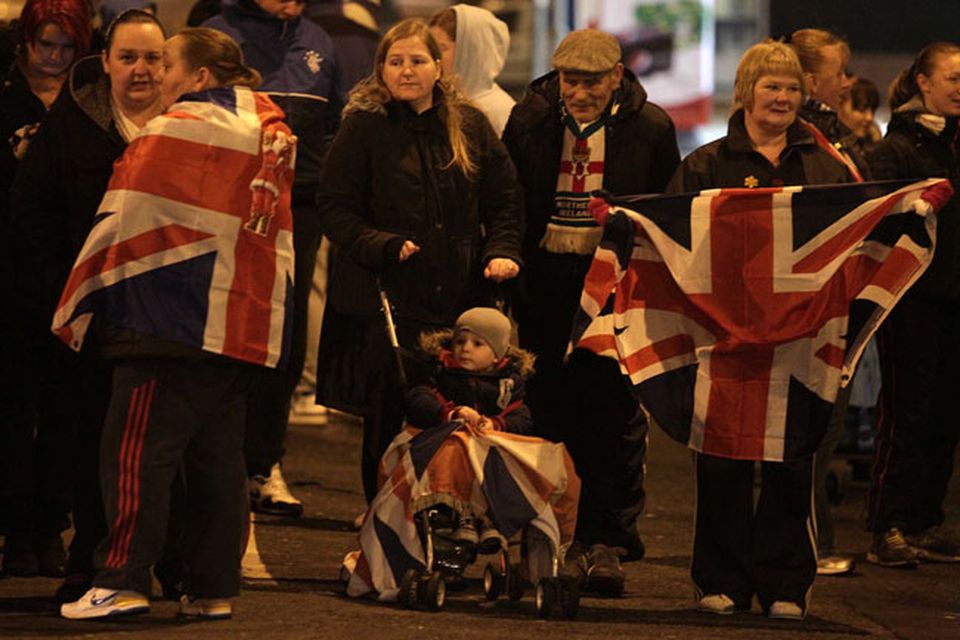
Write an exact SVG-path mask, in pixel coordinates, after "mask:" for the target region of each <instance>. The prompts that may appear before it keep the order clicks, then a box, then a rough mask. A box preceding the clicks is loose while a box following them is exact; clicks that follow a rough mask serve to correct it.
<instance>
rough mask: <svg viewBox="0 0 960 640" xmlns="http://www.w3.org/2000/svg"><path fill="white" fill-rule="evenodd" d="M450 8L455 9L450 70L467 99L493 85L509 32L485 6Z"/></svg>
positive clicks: (500, 65)
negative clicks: (457, 78)
mask: <svg viewBox="0 0 960 640" xmlns="http://www.w3.org/2000/svg"><path fill="white" fill-rule="evenodd" d="M452 9H453V10H454V11H456V12H457V38H456V42H457V48H456V53H455V54H454V57H453V71H454V73H455V74H456V75H457V76H458V77H459V85H460V90H461V91H463V92H464V94H466V96H467V97H468V98H470V97H472V96H474V95H476V94H478V93H481V92H483V91H487V90H489V89H490V88H492V87H493V84H494V80H496V78H497V76H498V75H500V72H501V71H502V70H503V65H504V63H505V62H506V60H507V50H508V49H509V48H510V31H509V29H507V25H506V23H505V22H504V21H503V20H500V19H499V18H497V17H496V16H495V15H493V14H492V13H490V12H489V11H487V10H486V9H481V8H480V7H474V6H471V5H467V4H458V5H454V6H453V7H452Z"/></svg>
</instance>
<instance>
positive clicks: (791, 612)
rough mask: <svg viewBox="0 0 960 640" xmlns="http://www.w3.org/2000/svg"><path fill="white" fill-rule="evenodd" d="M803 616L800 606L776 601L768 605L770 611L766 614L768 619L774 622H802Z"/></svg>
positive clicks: (794, 603) (784, 601)
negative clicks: (774, 620)
mask: <svg viewBox="0 0 960 640" xmlns="http://www.w3.org/2000/svg"><path fill="white" fill-rule="evenodd" d="M805 615H806V614H805V613H804V611H803V609H801V608H800V605H798V604H797V603H796V602H787V601H786V600H777V601H776V602H774V603H773V604H772V605H770V610H769V611H768V612H767V617H768V618H773V619H776V620H803V617H804V616H805Z"/></svg>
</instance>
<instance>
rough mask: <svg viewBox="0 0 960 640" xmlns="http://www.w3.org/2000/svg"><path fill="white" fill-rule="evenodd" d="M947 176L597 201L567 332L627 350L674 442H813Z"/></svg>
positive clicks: (745, 454) (772, 449)
mask: <svg viewBox="0 0 960 640" xmlns="http://www.w3.org/2000/svg"><path fill="white" fill-rule="evenodd" d="M951 194H952V190H951V188H950V185H949V183H948V182H947V181H946V180H927V181H922V182H917V183H915V184H908V183H905V182H881V183H859V184H853V185H840V186H823V187H785V188H771V189H722V190H721V189H714V190H709V191H703V192H701V193H699V194H684V195H677V196H657V197H642V196H641V197H633V198H622V199H617V200H613V199H611V200H609V204H608V203H607V202H604V201H603V200H594V201H593V203H592V207H593V209H594V212H595V215H597V216H598V218H601V219H602V218H604V217H606V226H605V229H604V236H603V240H602V242H601V243H600V246H599V247H598V248H597V251H596V253H595V255H594V259H593V264H592V265H591V267H590V271H589V273H588V274H587V277H586V280H585V283H584V290H583V296H582V298H581V309H580V311H579V312H578V314H577V317H576V320H575V321H574V328H573V335H572V345H573V346H576V347H582V348H586V349H589V350H591V351H594V352H596V353H598V354H602V355H607V356H609V357H612V358H615V359H617V360H618V361H619V362H620V367H621V370H622V371H623V373H624V374H625V375H627V376H629V378H630V381H631V382H632V383H633V385H634V390H635V392H636V393H637V396H638V399H639V400H640V402H641V403H642V404H643V406H644V407H645V409H646V410H647V411H648V412H649V413H650V414H651V416H652V417H653V419H654V420H656V422H657V423H658V424H659V425H660V426H661V427H662V428H663V429H664V430H665V431H667V432H668V433H669V434H670V435H671V437H673V438H674V439H676V440H678V441H680V442H682V443H684V444H687V445H688V446H689V447H690V448H692V449H694V450H696V451H700V452H703V453H707V454H710V455H714V456H720V457H725V458H738V459H745V460H771V461H780V460H785V459H791V458H795V457H799V456H804V455H807V454H810V453H812V452H813V451H814V450H815V449H816V447H817V445H818V443H819V441H820V439H821V437H822V434H823V430H824V429H825V428H826V424H827V421H828V419H829V415H830V411H831V409H832V405H833V402H834V401H835V399H836V395H837V391H838V389H839V386H840V385H841V384H844V385H845V384H846V383H847V382H848V381H849V379H850V377H851V375H852V373H853V370H854V368H855V366H856V363H857V359H858V358H859V356H860V354H861V352H862V351H863V349H864V348H865V346H866V344H867V341H868V340H869V338H870V336H871V334H872V333H873V331H874V330H875V329H876V328H877V327H878V326H879V324H880V322H881V321H882V320H883V319H884V318H885V317H886V315H887V314H888V313H889V312H890V310H891V309H892V308H893V306H894V304H896V302H897V300H898V299H899V298H900V296H902V295H903V294H904V292H905V291H906V290H907V289H908V288H909V287H910V286H911V285H912V284H913V283H914V282H915V281H916V279H917V278H919V277H920V275H921V274H922V273H923V271H924V269H925V268H926V267H927V265H928V264H929V262H930V260H931V258H932V256H933V249H934V243H935V231H936V216H935V215H934V214H935V211H936V210H938V209H939V208H940V206H942V204H943V203H944V202H946V200H947V199H949V197H950V195H951Z"/></svg>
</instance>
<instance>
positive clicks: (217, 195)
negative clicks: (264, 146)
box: [108, 135, 260, 217]
mask: <svg viewBox="0 0 960 640" xmlns="http://www.w3.org/2000/svg"><path fill="white" fill-rule="evenodd" d="M259 169H260V160H259V157H258V156H256V155H251V154H249V153H245V152H243V151H236V150H234V149H228V148H226V147H218V146H215V145H210V144H199V143H196V142H190V141H187V140H182V139H179V138H172V137H169V136H163V135H146V136H142V137H140V138H137V139H136V140H134V141H133V143H132V144H131V145H130V146H129V147H128V148H127V151H126V152H125V153H124V155H123V157H122V158H121V159H120V160H119V161H118V162H117V163H116V164H115V165H114V168H113V177H112V178H110V185H109V187H108V189H109V190H111V191H112V190H115V189H128V190H133V191H141V192H143V193H149V194H152V195H155V196H160V197H162V198H169V199H171V200H175V201H177V202H181V203H183V204H186V205H190V206H194V207H201V208H204V209H213V210H214V211H219V212H221V213H227V214H232V215H235V216H244V217H245V216H246V215H247V214H248V213H249V212H250V202H251V200H252V199H253V195H252V192H251V191H250V181H251V180H253V179H254V177H256V175H257V172H258V171H259ZM241 194H242V195H241Z"/></svg>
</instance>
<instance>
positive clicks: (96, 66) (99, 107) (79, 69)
mask: <svg viewBox="0 0 960 640" xmlns="http://www.w3.org/2000/svg"><path fill="white" fill-rule="evenodd" d="M67 82H68V83H69V85H68V86H69V89H70V95H71V97H72V98H73V101H74V102H75V103H76V104H77V106H78V107H80V110H81V111H83V112H84V113H85V114H87V116H88V117H89V118H90V119H91V120H93V121H94V122H95V123H96V124H97V126H99V127H100V128H101V129H103V130H104V131H110V127H111V126H112V125H113V110H112V109H111V108H110V78H109V77H108V76H107V74H105V73H104V72H103V64H102V63H101V61H100V56H99V55H92V56H87V57H86V58H82V59H81V60H79V61H78V62H77V63H76V64H75V65H73V68H72V69H71V70H70V77H69V78H68V80H67Z"/></svg>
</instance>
